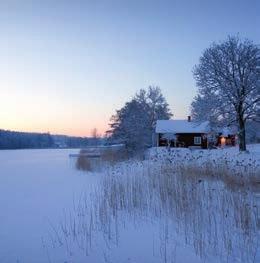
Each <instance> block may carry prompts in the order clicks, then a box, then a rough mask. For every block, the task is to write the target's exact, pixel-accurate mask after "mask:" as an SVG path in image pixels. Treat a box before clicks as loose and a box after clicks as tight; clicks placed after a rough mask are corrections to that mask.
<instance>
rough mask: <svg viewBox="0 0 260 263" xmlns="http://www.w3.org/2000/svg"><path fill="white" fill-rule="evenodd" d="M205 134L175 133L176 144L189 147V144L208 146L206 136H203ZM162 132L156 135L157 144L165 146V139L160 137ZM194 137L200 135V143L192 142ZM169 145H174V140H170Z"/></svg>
mask: <svg viewBox="0 0 260 263" xmlns="http://www.w3.org/2000/svg"><path fill="white" fill-rule="evenodd" d="M204 135H206V134H203V133H177V134H176V136H177V138H178V139H177V141H176V146H177V147H186V148H187V147H190V146H201V148H203V149H207V148H208V143H207V138H206V136H204ZM162 136H163V134H159V136H158V139H159V141H158V146H159V147H160V146H167V141H166V140H165V139H162ZM194 137H200V138H201V144H200V145H199V144H194ZM171 147H175V143H174V141H171Z"/></svg>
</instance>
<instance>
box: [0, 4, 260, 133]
mask: <svg viewBox="0 0 260 263" xmlns="http://www.w3.org/2000/svg"><path fill="white" fill-rule="evenodd" d="M0 18H1V23H0V32H1V41H0V58H1V63H0V128H3V129H13V130H24V131H43V132H45V131H50V132H51V133H64V134H71V135H88V134H89V133H90V130H91V129H92V128H93V127H97V128H98V129H99V130H100V132H103V131H104V130H106V127H107V123H108V122H109V118H110V116H111V115H112V114H113V113H114V112H115V109H118V108H120V107H121V106H123V104H124V102H126V101H127V100H129V99H130V98H131V96H132V95H134V93H135V92H136V91H137V90H139V89H140V88H146V87H147V86H149V85H158V86H160V87H161V89H162V91H163V93H164V95H165V97H166V98H167V100H168V102H169V104H170V107H171V109H172V111H173V113H174V118H177V119H179V118H186V116H187V115H188V114H189V106H190V103H191V101H192V98H193V97H194V96H195V94H196V86H195V82H194V79H193V76H192V68H193V67H194V65H195V64H196V63H198V59H199V56H200V55H201V54H202V52H203V50H204V49H205V48H207V47H208V46H209V45H210V44H211V43H212V42H213V41H220V40H223V39H225V38H226V37H227V35H229V34H231V35H234V34H235V35H236V34H239V35H240V36H241V37H247V38H249V39H251V40H253V41H254V42H255V43H257V44H259V43H260V28H259V25H260V1H256V0H255V1H239V0H237V1H228V0H226V1H224V0H219V1H210V0H208V1H199V0H198V1H195V0H194V1H191V0H190V1H185V0H184V1H174V0H172V1H152V0H151V1H141V0H140V1H134V0H132V1H123V0H122V1H87V0H86V1H76V0H75V1H72V0H71V1H62V0H53V1H48V0H45V1H41V0H39V1H37V0H34V1H33V0H31V1H29V0H28V1H27V0H23V1H20V0H17V1H15V0H2V1H0Z"/></svg>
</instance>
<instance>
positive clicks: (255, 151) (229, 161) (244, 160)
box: [148, 144, 260, 170]
mask: <svg viewBox="0 0 260 263" xmlns="http://www.w3.org/2000/svg"><path fill="white" fill-rule="evenodd" d="M247 149H248V151H247V152H239V149H238V147H227V148H219V149H210V150H202V149H193V150H190V149H187V148H170V149H169V150H168V149H167V148H166V147H154V148H152V149H150V151H149V152H148V159H151V160H170V161H173V162H176V163H182V164H194V165H197V166H198V165H199V166H201V165H205V164H208V163H210V164H212V165H216V166H219V165H226V166H227V167H228V168H232V169H235V170H240V169H244V168H246V169H247V168H249V167H253V168H254V169H260V144H251V145H248V146H247Z"/></svg>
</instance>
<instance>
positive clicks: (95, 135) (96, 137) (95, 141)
mask: <svg viewBox="0 0 260 263" xmlns="http://www.w3.org/2000/svg"><path fill="white" fill-rule="evenodd" d="M91 139H92V145H93V146H97V145H98V142H99V139H100V135H99V134H98V130H97V128H94V129H92V130H91Z"/></svg>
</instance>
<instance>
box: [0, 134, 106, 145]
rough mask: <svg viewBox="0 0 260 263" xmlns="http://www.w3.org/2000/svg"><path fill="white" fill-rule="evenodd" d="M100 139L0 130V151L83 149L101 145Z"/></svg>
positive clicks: (101, 140)
mask: <svg viewBox="0 0 260 263" xmlns="http://www.w3.org/2000/svg"><path fill="white" fill-rule="evenodd" d="M103 143H104V142H103V139H102V138H100V137H99V138H97V137H95V138H92V137H74V136H66V135H51V134H50V133H32V132H17V131H8V130H0V149H42V148H83V147H87V146H92V145H95V146H97V145H100V144H103Z"/></svg>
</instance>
